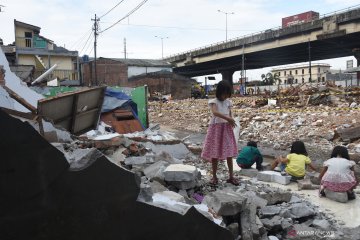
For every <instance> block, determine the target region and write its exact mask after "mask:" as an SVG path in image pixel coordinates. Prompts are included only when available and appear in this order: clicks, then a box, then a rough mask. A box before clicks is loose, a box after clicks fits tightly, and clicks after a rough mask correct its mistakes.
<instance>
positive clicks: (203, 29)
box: [100, 21, 259, 32]
mask: <svg viewBox="0 0 360 240" xmlns="http://www.w3.org/2000/svg"><path fill="white" fill-rule="evenodd" d="M100 23H109V22H103V21H100ZM120 25H121V26H134V27H149V28H173V29H182V30H189V31H191V30H202V31H219V32H220V31H221V32H223V31H224V29H220V28H191V27H181V26H160V25H147V24H131V23H130V24H120ZM228 31H229V32H250V31H259V30H258V29H257V30H255V29H243V30H240V29H228Z"/></svg>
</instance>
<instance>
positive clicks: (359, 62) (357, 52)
mask: <svg viewBox="0 0 360 240" xmlns="http://www.w3.org/2000/svg"><path fill="white" fill-rule="evenodd" d="M353 53H354V57H355V58H356V62H357V63H356V65H357V66H358V67H360V48H355V49H353ZM356 74H357V76H356V78H357V81H358V85H359V81H360V71H358V72H357V73H356Z"/></svg>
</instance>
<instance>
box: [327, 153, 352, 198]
mask: <svg viewBox="0 0 360 240" xmlns="http://www.w3.org/2000/svg"><path fill="white" fill-rule="evenodd" d="M354 167H355V162H354V161H350V157H349V152H348V150H347V149H346V148H345V147H343V146H336V147H335V148H334V149H333V151H332V153H331V159H329V160H327V161H325V162H324V168H323V170H322V172H321V173H320V180H321V186H320V197H321V196H325V192H324V189H328V190H330V191H333V192H346V193H347V194H348V198H349V199H355V193H354V191H353V190H354V188H355V187H356V185H357V184H358V182H359V181H358V179H356V177H355V172H354Z"/></svg>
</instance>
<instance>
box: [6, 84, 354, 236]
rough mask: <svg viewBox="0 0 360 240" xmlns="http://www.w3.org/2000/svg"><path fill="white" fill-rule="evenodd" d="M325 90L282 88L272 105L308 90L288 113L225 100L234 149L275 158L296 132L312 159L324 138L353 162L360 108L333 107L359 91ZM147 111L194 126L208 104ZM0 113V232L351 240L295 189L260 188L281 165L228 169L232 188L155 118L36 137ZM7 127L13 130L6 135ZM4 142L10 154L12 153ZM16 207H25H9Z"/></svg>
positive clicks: (199, 128) (309, 184) (276, 177)
mask: <svg viewBox="0 0 360 240" xmlns="http://www.w3.org/2000/svg"><path fill="white" fill-rule="evenodd" d="M2 90H3V89H2V88H0V93H1V92H2ZM335 90H336V88H335V89H334V87H333V86H326V87H324V88H323V89H322V90H321V91H320V92H319V91H315V92H314V91H313V90H312V89H311V88H306V87H304V86H301V87H300V88H293V89H290V90H286V91H287V92H284V91H283V92H282V94H283V95H284V96H291V97H293V98H289V99H291V100H289V99H288V100H284V101H280V102H282V105H281V107H282V108H284V107H289V106H297V107H301V106H300V105H298V103H297V102H298V101H299V96H300V95H301V93H307V94H309V95H310V94H311V98H310V99H309V102H308V105H307V104H305V106H302V107H303V108H302V111H299V112H291V113H287V112H280V111H278V110H279V109H280V107H279V106H277V105H274V106H268V105H266V103H265V104H264V103H263V102H265V99H266V100H267V98H268V97H269V96H270V95H269V96H267V97H264V99H250V101H251V102H254V104H252V103H251V104H249V103H248V101H242V100H243V99H234V105H235V108H234V113H235V114H237V115H240V116H242V117H241V118H240V121H241V132H240V145H241V144H242V145H244V143H246V141H247V140H250V139H251V140H255V141H259V142H260V143H261V146H262V147H263V146H266V147H268V148H269V149H270V150H271V151H270V152H272V153H271V154H266V155H267V156H272V157H274V155H275V154H278V153H281V154H284V152H285V153H286V152H288V150H289V146H290V144H291V142H292V141H293V140H295V138H296V139H301V140H304V141H305V142H306V144H307V147H308V151H309V154H310V157H311V158H312V159H313V161H314V163H315V164H316V165H317V166H321V164H322V162H323V161H324V160H326V159H327V158H328V156H329V150H330V149H331V148H332V147H333V146H334V145H338V144H345V145H347V147H348V148H349V150H350V152H351V156H352V158H353V159H355V160H356V159H357V163H358V162H359V161H360V159H359V154H360V142H359V138H360V135H359V134H358V124H359V122H358V120H357V119H360V115H359V112H358V111H356V110H355V109H354V110H347V112H342V111H334V110H333V108H332V107H333V106H337V107H350V108H356V106H358V104H359V101H358V100H359V99H358V97H357V96H351V99H348V98H346V99H345V98H343V97H333V96H326V95H322V94H321V92H324V93H330V92H332V91H335ZM4 94H6V92H4ZM292 99H295V100H292ZM266 102H267V101H266ZM350 102H351V103H350ZM6 104H7V105H9V106H12V105H14V103H13V102H11V101H10V102H7V103H6ZM254 106H256V108H254ZM157 107H158V106H157V104H155V103H153V104H151V109H150V116H151V120H152V121H153V122H158V123H160V124H163V123H165V124H166V125H167V126H169V125H170V126H171V127H173V128H178V129H180V130H181V131H182V130H184V131H192V132H202V133H204V132H205V130H206V128H207V124H208V122H209V117H210V115H209V111H208V109H207V100H182V101H175V102H171V101H169V102H168V103H166V104H163V106H162V111H163V112H162V113H160V114H159V112H158V109H157ZM179 113H181V114H179ZM349 117H351V119H352V120H351V121H350V122H349ZM0 118H1V122H2V124H1V125H0V128H1V129H0V132H2V133H4V134H5V135H6V136H10V137H9V141H3V142H2V143H1V150H2V152H3V153H4V157H2V158H1V162H0V166H2V168H1V171H2V172H1V173H4V174H2V175H1V177H3V176H5V175H6V179H5V180H6V181H7V182H8V183H9V184H8V185H4V186H2V188H1V189H0V190H1V192H0V193H1V194H0V196H4V197H1V198H0V206H1V209H0V210H1V211H0V212H2V213H4V214H2V216H1V217H0V222H1V221H2V222H5V221H4V220H6V224H5V225H0V232H1V233H4V232H5V239H7V238H9V239H55V240H57V239H59V240H60V239H85V238H86V239H91V238H93V237H94V236H97V237H98V238H103V239H142V238H143V237H144V236H148V237H149V238H151V239H169V236H171V237H170V238H171V239H244V240H250V239H261V240H265V239H271V240H276V239H305V238H302V236H299V235H298V234H297V233H300V232H301V231H309V232H312V233H315V232H316V233H323V232H324V231H327V232H329V231H331V233H332V234H334V236H333V237H334V239H356V237H358V230H359V229H356V228H355V229H346V228H345V229H344V228H343V227H341V226H340V225H341V222H339V221H337V220H334V219H333V218H332V217H331V216H330V215H329V214H327V213H324V212H323V211H320V209H319V206H316V205H314V204H312V203H311V202H309V201H308V200H306V199H305V198H304V197H302V196H301V195H297V194H295V193H294V192H293V191H288V190H282V189H279V188H275V187H270V185H269V183H279V184H281V185H288V184H289V183H290V177H289V176H283V175H281V174H280V173H279V172H275V171H260V172H259V171H257V170H255V169H241V170H240V171H239V172H238V173H237V174H238V175H239V176H241V177H244V178H241V179H240V182H241V184H240V185H239V186H236V187H235V186H233V185H231V184H229V183H226V182H225V180H226V179H227V177H228V175H227V174H228V173H227V169H226V168H225V167H224V166H223V165H222V164H220V165H219V170H218V178H219V180H220V181H219V184H218V185H217V186H216V187H214V186H212V185H210V184H209V179H210V177H211V176H210V172H211V164H209V163H207V162H204V161H203V160H201V159H200V157H199V153H200V152H201V145H202V140H198V139H197V140H194V139H191V138H190V137H188V136H187V137H181V138H180V137H177V136H176V135H175V134H174V133H172V132H171V131H162V130H160V128H159V125H153V126H151V127H150V128H148V129H146V130H145V131H143V132H136V133H132V134H125V135H121V134H114V133H110V132H106V131H103V130H101V129H105V127H101V128H99V130H93V131H90V132H88V133H87V134H84V135H81V136H72V135H70V134H68V133H67V132H66V131H63V130H62V129H57V128H55V127H54V126H52V124H49V126H48V129H49V130H48V131H47V132H54V133H56V136H55V135H54V136H55V137H54V136H51V138H50V137H49V136H48V137H47V138H45V139H44V138H42V137H41V136H40V135H39V134H38V133H37V132H36V131H39V127H37V125H36V122H31V121H30V124H26V123H24V122H23V121H20V120H19V119H16V118H12V117H10V116H9V115H7V114H5V113H3V112H2V111H1V110H0ZM324 119H326V121H325V120H324ZM45 125H46V124H45ZM15 131H19V134H12V133H13V132H15ZM50 139H51V140H50ZM50 142H51V144H50ZM24 143H26V144H24ZM13 145H16V146H18V151H16V152H12V151H11V148H10V147H9V146H13ZM264 166H266V167H268V166H269V163H267V162H264ZM25 167H26V168H29V169H30V171H29V170H28V169H26V168H25ZM3 169H5V170H3ZM25 169H26V170H25ZM357 174H360V168H357ZM246 177H247V178H246ZM318 185H319V175H318V174H316V173H307V176H306V178H305V179H304V180H303V181H298V188H299V190H309V189H315V188H318ZM286 187H288V186H286ZM315 191H317V190H315ZM5 193H6V194H5ZM326 194H327V197H328V198H329V199H333V200H335V201H338V202H347V201H348V199H347V195H346V194H345V195H346V199H345V195H341V194H339V193H331V192H326ZM25 201H26V204H23V202H25ZM19 203H20V204H23V208H21V209H19V208H18V205H19ZM34 209H35V210H34ZM34 213H36V214H34ZM14 214H15V215H16V216H15V218H14V217H13V216H14ZM19 219H20V220H19ZM79 223H81V224H79ZM44 226H46V227H44ZM139 226H141V228H139ZM179 226H181V227H179ZM19 228H21V229H22V230H24V231H17V230H18V229H19ZM40 228H46V230H44V231H43V232H41V234H42V235H41V234H40V235H41V236H40V235H37V234H33V233H34V232H36V231H37V230H38V229H40ZM89 229H91V230H89ZM183 229H186V231H183ZM13 236H16V238H14V237H13ZM69 236H72V237H69ZM100 236H101V237H100ZM310 239H320V237H319V236H315V235H312V236H310Z"/></svg>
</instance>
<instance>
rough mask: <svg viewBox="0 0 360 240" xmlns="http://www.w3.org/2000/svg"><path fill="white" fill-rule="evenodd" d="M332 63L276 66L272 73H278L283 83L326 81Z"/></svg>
mask: <svg viewBox="0 0 360 240" xmlns="http://www.w3.org/2000/svg"><path fill="white" fill-rule="evenodd" d="M330 67H331V66H330V65H329V64H323V63H314V64H312V65H311V68H310V67H309V65H295V66H290V67H283V68H274V69H272V70H271V73H272V74H273V75H274V74H277V76H278V77H279V78H280V80H281V84H297V83H309V82H325V81H326V76H327V74H328V73H330Z"/></svg>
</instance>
